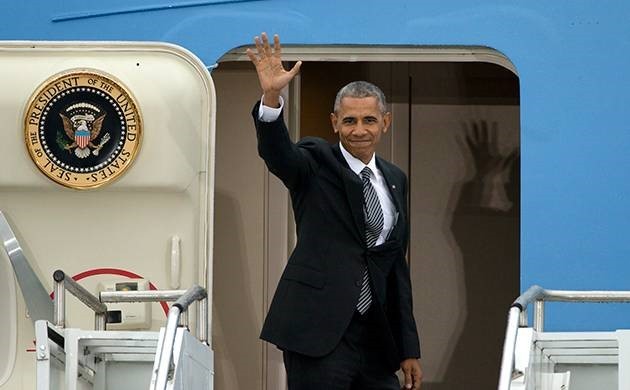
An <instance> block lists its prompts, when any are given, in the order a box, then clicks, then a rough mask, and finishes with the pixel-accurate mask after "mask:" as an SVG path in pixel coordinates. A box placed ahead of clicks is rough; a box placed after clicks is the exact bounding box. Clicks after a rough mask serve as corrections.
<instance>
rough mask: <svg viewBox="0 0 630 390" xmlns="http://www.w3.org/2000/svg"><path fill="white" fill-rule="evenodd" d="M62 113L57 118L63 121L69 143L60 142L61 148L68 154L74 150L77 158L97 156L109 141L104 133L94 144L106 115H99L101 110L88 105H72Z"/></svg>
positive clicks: (108, 136) (108, 137) (107, 135)
mask: <svg viewBox="0 0 630 390" xmlns="http://www.w3.org/2000/svg"><path fill="white" fill-rule="evenodd" d="M64 112H65V114H64V113H59V116H60V117H61V120H62V121H63V130H64V133H65V135H66V137H67V138H69V139H70V141H71V142H70V143H68V142H67V141H65V140H61V141H60V144H61V145H62V146H63V148H64V149H65V150H67V151H68V152H72V150H73V149H74V154H75V155H76V156H77V157H78V158H86V157H88V156H89V155H90V153H92V154H93V155H95V156H98V153H99V152H100V150H101V149H102V148H103V146H104V145H105V144H106V143H107V142H108V141H109V139H110V135H109V133H105V134H104V135H103V137H101V139H100V142H99V143H98V144H96V142H97V141H96V139H97V138H98V137H99V135H100V134H101V129H102V127H103V121H104V120H105V117H106V116H107V113H102V114H101V109H100V108H98V107H97V106H95V105H93V104H90V103H76V104H73V105H71V106H70V107H68V108H66V109H65V110H64ZM62 137H63V136H62ZM64 141H65V142H64Z"/></svg>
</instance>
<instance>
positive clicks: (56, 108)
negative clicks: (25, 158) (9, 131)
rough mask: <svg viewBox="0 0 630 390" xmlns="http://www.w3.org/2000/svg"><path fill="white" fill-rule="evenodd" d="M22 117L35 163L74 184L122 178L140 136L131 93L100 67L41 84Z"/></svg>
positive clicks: (85, 186) (83, 186)
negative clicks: (99, 68)
mask: <svg viewBox="0 0 630 390" xmlns="http://www.w3.org/2000/svg"><path fill="white" fill-rule="evenodd" d="M24 121H25V141H26V148H27V149H28V152H29V154H30V156H31V159H32V160H33V162H34V163H35V165H36V166H37V168H39V170H40V171H41V172H42V173H43V174H44V175H46V176H47V177H48V178H49V179H51V180H53V181H55V182H56V183H58V184H61V185H63V186H66V187H70V188H75V189H89V188H96V187H99V186H101V185H103V184H106V183H110V182H112V181H113V180H115V179H116V178H118V177H119V176H120V175H121V174H122V173H123V172H125V171H126V170H127V169H128V168H129V166H130V165H131V163H132V162H133V159H134V158H135V156H136V154H137V152H138V149H139V148H140V141H141V138H142V119H141V117H140V112H139V110H138V104H137V103H136V101H135V99H134V98H133V96H132V95H131V93H130V92H129V91H128V90H127V89H126V88H125V87H124V86H123V85H122V84H121V83H120V82H118V81H115V80H114V79H113V78H112V76H110V75H107V74H106V73H104V72H101V71H96V70H72V71H67V72H63V73H61V74H58V75H56V76H54V77H52V78H51V79H50V80H48V81H47V82H45V83H44V84H42V85H41V86H40V87H39V88H38V89H37V91H35V93H34V94H33V96H32V97H31V99H30V101H29V103H28V106H27V109H26V115H25V118H24Z"/></svg>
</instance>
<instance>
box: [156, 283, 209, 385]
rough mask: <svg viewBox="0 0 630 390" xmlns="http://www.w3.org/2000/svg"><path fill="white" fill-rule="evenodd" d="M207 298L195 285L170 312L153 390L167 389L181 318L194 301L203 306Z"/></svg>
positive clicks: (159, 353)
mask: <svg viewBox="0 0 630 390" xmlns="http://www.w3.org/2000/svg"><path fill="white" fill-rule="evenodd" d="M206 297H207V292H206V290H205V289H204V288H202V287H200V286H198V285H196V284H195V285H193V286H192V287H191V288H189V289H188V290H186V293H185V294H184V295H182V296H181V297H179V299H178V300H177V301H176V302H175V303H173V305H172V306H171V308H170V310H169V311H168V319H167V320H166V330H165V331H164V338H163V340H162V345H161V347H160V350H159V351H157V353H156V355H155V359H156V361H157V362H158V365H157V370H156V371H154V372H153V375H152V378H151V386H150V389H151V390H165V389H166V385H167V383H168V377H169V372H171V362H172V361H173V360H172V359H173V345H174V344H175V335H176V333H177V324H178V323H179V316H180V315H181V313H182V312H184V311H186V309H187V308H188V306H190V305H191V304H192V303H193V302H194V301H201V303H202V304H203V303H204V302H207V300H206V299H205V298H206Z"/></svg>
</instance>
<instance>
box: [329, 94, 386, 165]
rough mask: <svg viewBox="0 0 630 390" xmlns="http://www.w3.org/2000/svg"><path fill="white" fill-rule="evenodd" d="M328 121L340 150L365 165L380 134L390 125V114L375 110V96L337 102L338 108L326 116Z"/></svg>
mask: <svg viewBox="0 0 630 390" xmlns="http://www.w3.org/2000/svg"><path fill="white" fill-rule="evenodd" d="M330 121H331V123H332V127H333V129H334V131H335V133H337V134H339V140H340V141H341V144H342V145H343V147H344V148H345V149H346V150H347V151H348V152H350V154H352V155H353V156H354V157H356V158H358V159H359V160H361V161H362V162H363V163H364V164H367V163H368V162H369V161H370V159H371V158H372V155H373V154H374V151H375V150H376V145H377V144H378V142H379V141H380V139H381V135H382V134H384V133H386V132H387V130H388V129H389V125H390V123H391V113H389V112H387V113H383V112H381V110H380V109H379V105H378V100H377V99H376V98H375V97H372V96H369V97H363V98H355V97H349V96H346V97H344V98H343V99H341V103H340V104H339V109H338V110H337V111H336V112H333V113H332V114H330Z"/></svg>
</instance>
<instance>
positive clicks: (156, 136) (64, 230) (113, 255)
mask: <svg viewBox="0 0 630 390" xmlns="http://www.w3.org/2000/svg"><path fill="white" fill-rule="evenodd" d="M69 69H98V70H102V71H104V72H107V73H108V74H111V75H113V76H115V77H116V78H117V79H118V80H119V81H121V82H122V83H123V84H124V85H125V86H126V87H127V88H128V89H129V90H130V91H131V92H132V93H133V95H134V96H135V98H136V100H137V102H138V106H139V108H140V112H141V113H142V116H143V124H144V136H143V141H142V145H141V148H140V151H139V153H138V155H137V159H136V161H135V162H134V163H133V165H132V166H131V168H130V169H129V170H128V171H127V172H126V173H125V174H124V175H123V176H122V177H121V178H120V179H118V180H117V181H116V182H114V183H112V184H110V185H107V186H104V187H101V188H98V189H95V190H90V191H82V192H78V191H74V190H70V189H67V188H64V187H61V186H59V185H57V184H55V183H53V182H52V181H50V180H48V179H47V178H46V177H44V176H43V175H42V174H41V173H40V172H39V171H38V170H37V168H36V167H35V166H34V165H33V163H32V162H31V161H30V158H29V156H28V152H27V151H26V150H25V146H24V131H23V124H24V118H23V115H24V112H25V107H26V105H27V103H28V100H29V98H30V96H31V95H32V94H33V92H34V91H35V90H36V89H37V88H38V86H39V85H41V84H42V83H43V82H44V81H45V80H47V79H48V78H50V77H51V76H52V75H54V74H57V73H59V72H62V71H67V70H69ZM0 70H1V71H2V73H3V74H12V75H20V77H11V78H7V79H6V80H5V81H6V84H5V88H6V89H7V90H8V91H11V94H4V95H3V97H2V98H0V120H1V121H2V123H3V124H4V126H5V128H4V131H2V132H0V164H2V166H6V167H11V169H6V170H2V172H0V192H1V193H2V197H0V210H2V211H4V212H6V213H7V214H8V215H9V216H10V217H11V220H12V222H13V223H14V224H15V226H16V227H18V228H19V230H20V232H21V233H22V237H21V238H22V239H23V240H24V241H25V244H27V245H28V248H29V249H30V252H31V254H32V255H33V256H32V258H29V261H31V262H32V266H33V271H34V273H35V274H36V275H37V277H38V279H39V280H41V281H42V284H43V285H44V289H45V290H47V291H46V295H47V294H48V293H49V292H50V291H52V283H51V276H50V275H52V272H53V271H54V270H55V269H59V268H60V269H64V270H65V271H67V272H68V274H69V275H76V274H79V273H84V272H85V271H99V272H105V273H106V272H108V271H107V270H112V269H113V270H123V271H129V272H130V273H134V274H137V275H140V276H141V277H144V278H146V279H148V280H149V281H150V282H152V283H153V284H154V285H156V286H157V288H159V289H165V288H168V286H169V285H170V284H171V282H172V280H171V278H172V277H173V276H175V278H174V279H178V280H177V282H179V283H181V285H191V284H193V283H198V284H200V285H203V286H204V287H206V289H207V291H208V292H209V297H208V301H209V302H212V296H211V292H212V258H211V257H212V238H213V228H212V222H213V203H214V202H213V200H214V194H213V187H214V154H215V152H214V134H215V112H216V107H215V91H214V85H213V83H212V80H211V78H210V75H209V73H208V71H207V69H206V67H205V65H204V64H203V63H202V62H201V61H200V60H199V59H198V58H197V57H195V56H194V55H193V54H192V53H190V52H188V51H187V50H186V49H184V48H181V47H178V46H175V45H171V44H167V43H151V42H3V43H2V45H1V46H0ZM175 236H177V237H178V238H179V239H180V246H179V253H178V254H177V257H178V259H177V261H176V262H177V264H176V265H177V267H176V268H178V272H175V274H176V275H175V274H173V272H172V271H171V269H172V268H171V266H172V265H173V261H172V257H171V251H170V249H171V248H170V244H171V241H172V237H175ZM70 238H71V239H70ZM105 273H98V272H94V273H93V274H92V275H94V277H92V276H90V277H86V279H84V280H81V282H80V283H81V285H82V286H84V287H85V288H86V289H88V290H89V291H91V292H92V293H95V292H96V291H97V286H98V283H99V282H101V281H103V280H110V279H111V276H108V275H106V274H105ZM99 275H103V276H99ZM8 286H9V287H10V285H8ZM9 287H8V288H9ZM14 296H15V295H14ZM9 298H10V297H9ZM9 298H7V299H9ZM20 304H21V305H22V308H18V311H22V310H24V308H23V302H21V300H18V305H20ZM155 305H156V306H154V310H153V311H152V318H151V319H150V323H151V329H153V330H154V331H157V329H159V328H160V327H161V326H162V325H163V323H164V320H165V316H164V314H163V312H162V309H161V308H160V307H159V306H157V304H155ZM156 309H157V310H156ZM83 310H85V309H84V308H83V307H81V304H80V303H78V302H76V301H75V300H71V301H70V302H68V307H67V311H68V318H67V321H68V324H67V325H68V326H69V327H72V328H82V329H90V328H92V321H93V318H92V317H91V316H90V315H86V312H84V311H83ZM22 313H23V312H22ZM211 313H212V311H211V310H205V311H203V312H202V313H201V314H200V315H201V316H204V317H205V318H207V319H208V321H207V322H206V325H207V326H206V329H199V328H201V326H199V325H198V326H197V329H194V330H196V331H198V332H201V333H205V334H208V333H209V332H208V329H210V327H211ZM191 315H192V319H191V321H192V320H195V321H194V322H193V323H199V324H201V321H199V315H197V316H195V313H194V312H193V313H191ZM8 317H9V319H13V320H15V321H17V322H18V323H17V326H16V328H17V335H16V334H13V335H12V336H11V337H10V339H11V340H12V341H13V343H16V340H17V346H18V347H17V351H18V352H17V359H16V364H15V365H16V370H15V372H14V373H13V374H12V375H10V376H9V378H8V379H7V380H6V383H4V384H3V382H2V381H1V380H0V389H5V388H6V389H11V390H26V389H32V388H34V387H35V379H34V378H33V376H32V375H31V374H30V372H31V371H32V369H34V368H35V364H34V363H33V359H34V354H33V353H32V352H26V350H27V349H30V348H31V347H32V340H33V339H34V336H35V335H34V331H33V326H32V323H31V320H30V319H28V318H25V316H23V315H21V314H20V315H17V314H16V315H12V316H8ZM0 325H2V326H3V327H4V323H0ZM210 342H211V341H210ZM3 353H4V352H3ZM112 356H113V355H112ZM0 363H2V360H1V359H0ZM5 371H6V370H5ZM16 372H17V373H18V374H16ZM51 372H52V371H51ZM2 375H3V372H2V365H1V364H0V379H4V378H3V377H2ZM65 380H66V379H64V381H65Z"/></svg>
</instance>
